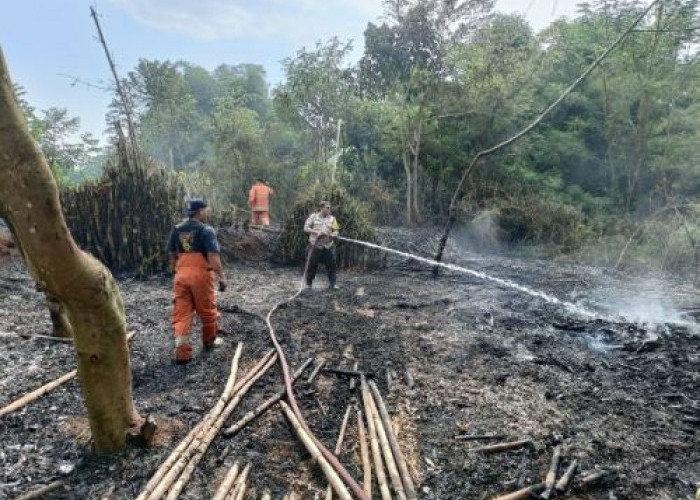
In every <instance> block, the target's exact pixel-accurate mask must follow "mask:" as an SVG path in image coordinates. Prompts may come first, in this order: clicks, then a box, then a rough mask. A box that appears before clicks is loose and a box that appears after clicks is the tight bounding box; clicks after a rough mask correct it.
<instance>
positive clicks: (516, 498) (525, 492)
mask: <svg viewBox="0 0 700 500" xmlns="http://www.w3.org/2000/svg"><path fill="white" fill-rule="evenodd" d="M543 487H544V483H537V484H533V485H532V486H528V487H526V488H523V489H521V490H518V491H514V492H513V493H508V494H506V495H500V496H498V497H496V498H494V499H493V500H527V499H529V498H530V497H531V496H532V494H533V493H535V492H536V491H537V490H539V489H541V488H543Z"/></svg>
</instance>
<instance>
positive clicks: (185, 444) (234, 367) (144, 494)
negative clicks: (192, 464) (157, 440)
mask: <svg viewBox="0 0 700 500" xmlns="http://www.w3.org/2000/svg"><path fill="white" fill-rule="evenodd" d="M242 351H243V343H242V342H239V343H238V346H237V347H236V352H235V353H234V355H233V359H232V360H231V372H230V374H229V378H228V380H227V381H226V386H225V387H224V391H223V392H222V393H221V396H220V397H219V399H218V401H217V402H216V404H215V405H214V407H213V408H212V410H211V411H210V412H209V413H207V415H206V416H205V417H204V418H203V419H202V420H200V421H199V422H198V423H197V425H195V426H194V427H193V428H192V430H191V431H190V432H189V433H187V435H186V436H185V438H184V439H183V440H182V441H180V444H178V445H177V447H176V448H175V449H174V450H173V451H172V452H171V453H170V455H169V456H168V458H167V459H165V462H163V463H162V464H161V466H160V467H158V470H156V472H155V474H153V476H152V477H151V479H150V480H149V481H148V483H146V486H145V487H144V488H143V490H141V493H140V494H139V496H138V497H137V499H136V500H146V499H148V498H149V497H150V496H151V494H152V493H153V492H154V490H155V489H156V488H157V487H158V485H159V484H160V482H161V481H162V480H163V478H164V477H165V476H166V475H167V474H168V472H170V469H171V468H172V467H173V465H174V464H175V463H176V462H177V461H178V460H179V459H180V458H181V457H182V455H183V454H184V453H186V451H187V450H188V448H189V447H190V445H191V444H192V440H193V439H194V438H195V436H197V435H198V434H199V433H200V432H201V429H202V427H203V425H204V423H205V422H207V421H208V419H209V418H210V415H212V412H214V411H219V412H220V411H221V408H222V407H223V405H222V401H226V400H228V397H229V396H230V394H228V393H230V392H231V391H232V390H233V386H234V384H235V381H236V373H237V372H238V362H239V360H240V357H241V352H242ZM227 391H228V393H227Z"/></svg>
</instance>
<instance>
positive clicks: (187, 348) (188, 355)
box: [175, 343, 192, 365]
mask: <svg viewBox="0 0 700 500" xmlns="http://www.w3.org/2000/svg"><path fill="white" fill-rule="evenodd" d="M190 361H192V345H191V344H189V343H187V344H181V345H179V346H177V347H175V364H176V365H186V364H187V363H189V362H190Z"/></svg>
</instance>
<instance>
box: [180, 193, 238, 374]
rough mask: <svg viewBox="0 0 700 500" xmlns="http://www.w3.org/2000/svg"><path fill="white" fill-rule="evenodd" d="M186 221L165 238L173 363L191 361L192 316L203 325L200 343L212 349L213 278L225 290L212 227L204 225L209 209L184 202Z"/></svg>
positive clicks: (198, 202)
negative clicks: (169, 268)
mask: <svg viewBox="0 0 700 500" xmlns="http://www.w3.org/2000/svg"><path fill="white" fill-rule="evenodd" d="M187 216H188V217H189V218H188V219H187V220H185V221H184V222H182V223H181V224H178V225H177V226H175V227H174V228H173V230H172V232H171V233H170V238H169V239H168V253H169V255H170V264H171V266H172V268H173V270H174V271H175V281H174V285H173V297H174V299H173V316H172V322H173V329H174V330H175V363H177V364H187V363H189V362H190V361H191V360H192V344H191V343H190V328H191V327H192V320H193V318H194V315H195V313H196V314H197V315H198V316H199V319H200V321H201V322H202V344H203V345H204V347H205V348H211V347H213V346H214V345H215V344H218V343H219V342H221V341H220V340H218V339H217V337H216V335H217V332H218V319H219V311H218V310H217V308H216V291H215V289H214V285H215V276H216V277H218V280H219V291H221V292H223V291H224V290H226V277H225V276H224V270H223V267H222V265H221V258H220V256H219V242H218V240H217V239H216V232H215V231H214V228H212V227H211V226H208V225H207V224H205V222H206V219H207V216H208V210H207V204H206V203H205V202H204V201H203V200H201V199H192V200H189V201H188V202H187Z"/></svg>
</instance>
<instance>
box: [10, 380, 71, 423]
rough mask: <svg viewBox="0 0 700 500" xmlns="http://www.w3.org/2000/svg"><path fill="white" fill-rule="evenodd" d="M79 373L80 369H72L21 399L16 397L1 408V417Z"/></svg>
mask: <svg viewBox="0 0 700 500" xmlns="http://www.w3.org/2000/svg"><path fill="white" fill-rule="evenodd" d="M77 374H78V370H73V371H70V372H68V373H66V374H64V375H62V376H61V377H59V378H57V379H56V380H53V381H51V382H49V383H48V384H45V385H42V386H41V387H39V388H38V389H36V390H34V391H32V392H30V393H29V394H25V395H24V396H22V397H21V398H19V399H16V400H15V401H13V402H12V403H10V404H9V405H7V406H5V407H4V408H2V409H0V417H4V416H5V415H7V414H9V413H12V412H14V411H17V410H19V409H20V408H22V407H23V406H24V405H26V404H27V403H31V402H32V401H34V400H35V399H39V398H40V397H41V396H43V395H44V394H46V393H47V392H49V391H51V390H53V389H55V388H56V387H58V386H60V385H63V384H65V383H66V382H68V381H69V380H72V379H73V378H75V376H76V375H77Z"/></svg>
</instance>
